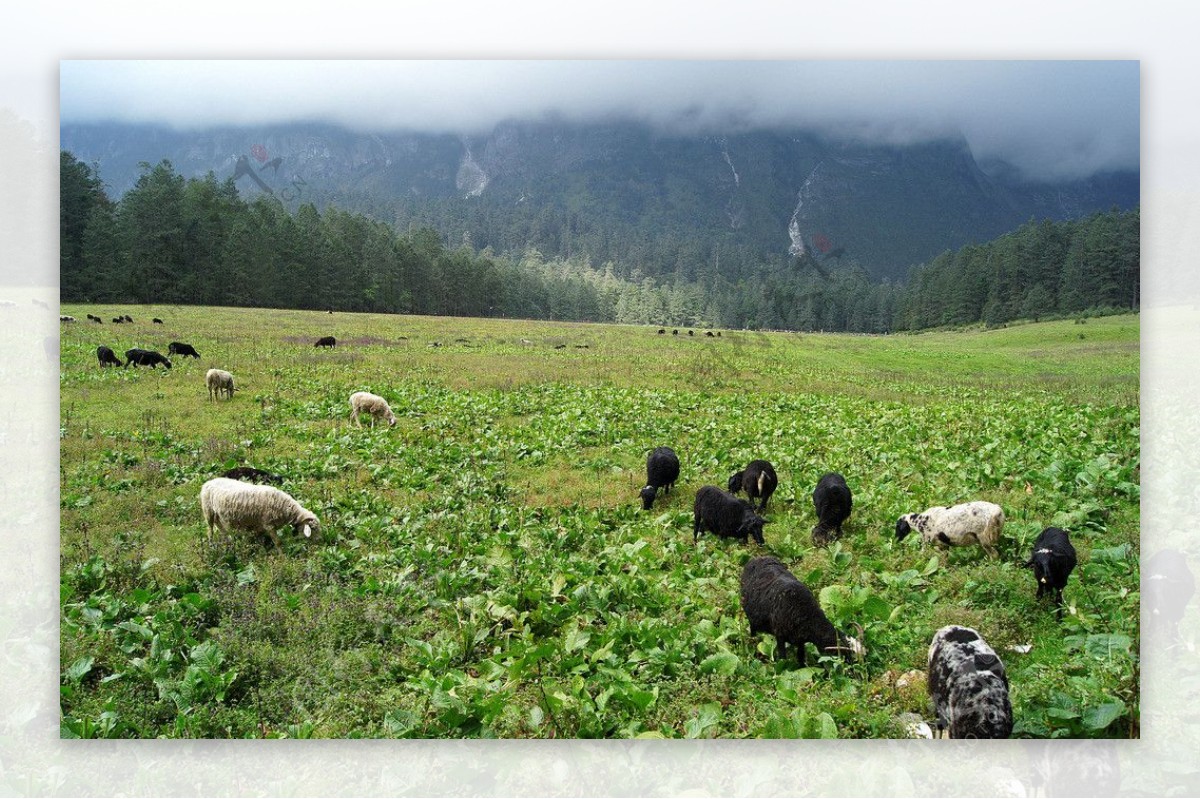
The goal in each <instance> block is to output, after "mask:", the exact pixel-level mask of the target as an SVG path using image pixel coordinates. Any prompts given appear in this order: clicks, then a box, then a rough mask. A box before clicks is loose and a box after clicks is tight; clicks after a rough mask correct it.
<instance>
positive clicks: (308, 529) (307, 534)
mask: <svg viewBox="0 0 1200 799" xmlns="http://www.w3.org/2000/svg"><path fill="white" fill-rule="evenodd" d="M304 537H305V538H312V528H311V527H309V526H308V525H307V524H306V525H304Z"/></svg>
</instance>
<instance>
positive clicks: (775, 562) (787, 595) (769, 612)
mask: <svg viewBox="0 0 1200 799" xmlns="http://www.w3.org/2000/svg"><path fill="white" fill-rule="evenodd" d="M742 610H743V611H745V613H746V618H747V619H749V621H750V634H751V635H758V634H759V633H770V634H771V635H773V636H775V641H776V642H777V643H778V649H777V650H776V652H777V655H778V657H779V658H780V659H783V658H784V657H785V656H786V653H787V645H788V644H791V645H792V646H794V647H795V648H796V660H797V662H798V663H799V664H800V665H801V666H804V659H805V652H804V646H805V644H807V643H808V642H810V641H811V642H812V643H813V645H814V646H816V647H817V652H818V653H819V654H840V655H841V656H842V657H844V658H846V659H847V660H848V659H850V658H852V657H862V655H863V647H862V644H861V643H859V642H858V640H857V639H854V638H850V637H848V636H845V635H843V634H842V633H840V632H838V631H837V630H836V629H835V628H834V626H833V624H832V623H831V622H830V621H829V619H828V617H826V616H825V612H824V611H823V610H821V606H820V604H818V602H817V598H816V597H815V596H813V592H812V591H810V590H809V588H808V586H807V585H805V584H804V583H802V582H800V581H799V580H797V579H796V577H795V575H793V574H792V573H791V572H790V571H788V570H787V567H786V566H784V565H783V563H781V562H780V561H779V559H778V558H773V557H770V556H767V555H764V556H760V557H756V558H751V559H750V560H748V561H747V562H746V565H745V567H743V568H742Z"/></svg>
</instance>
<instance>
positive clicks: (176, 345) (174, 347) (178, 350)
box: [167, 341, 200, 360]
mask: <svg viewBox="0 0 1200 799" xmlns="http://www.w3.org/2000/svg"><path fill="white" fill-rule="evenodd" d="M167 353H168V354H169V355H178V356H180V357H187V356H188V355H190V356H192V357H193V358H195V359H197V360H199V359H200V353H198V352H196V348H195V347H193V346H192V345H191V344H184V343H183V342H182V341H172V342H171V343H170V344H168V345H167Z"/></svg>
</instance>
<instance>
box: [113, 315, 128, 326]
mask: <svg viewBox="0 0 1200 799" xmlns="http://www.w3.org/2000/svg"><path fill="white" fill-rule="evenodd" d="M124 323H125V317H123V316H114V317H113V324H114V325H120V324H124Z"/></svg>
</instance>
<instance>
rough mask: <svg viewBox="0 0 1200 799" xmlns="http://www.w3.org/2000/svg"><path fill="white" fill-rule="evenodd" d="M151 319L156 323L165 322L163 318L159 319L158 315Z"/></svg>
mask: <svg viewBox="0 0 1200 799" xmlns="http://www.w3.org/2000/svg"><path fill="white" fill-rule="evenodd" d="M150 321H151V322H153V323H154V324H156V325H161V324H162V323H163V320H161V319H159V318H158V317H157V316H156V317H154V318H153V319H151V320H150Z"/></svg>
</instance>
